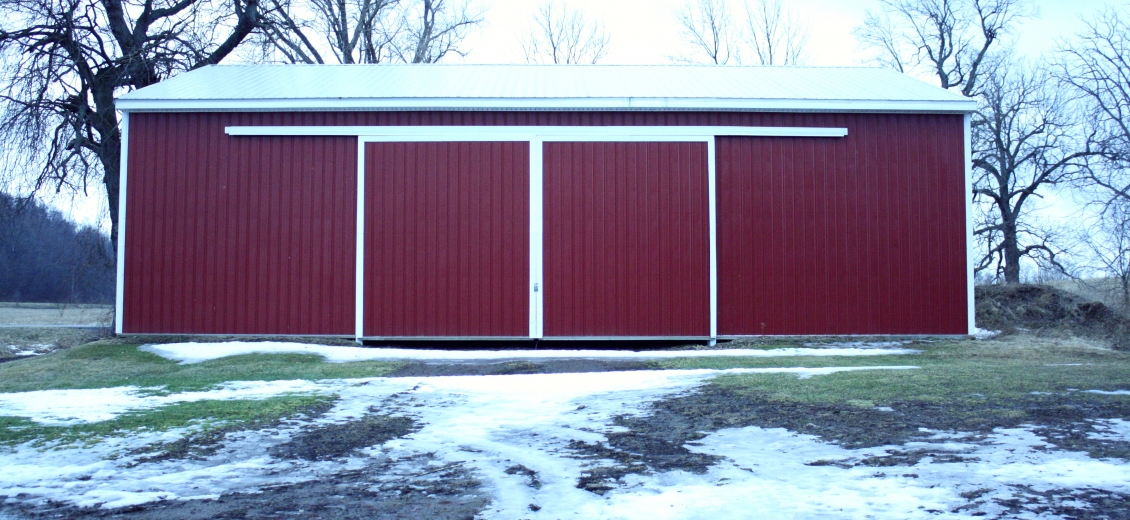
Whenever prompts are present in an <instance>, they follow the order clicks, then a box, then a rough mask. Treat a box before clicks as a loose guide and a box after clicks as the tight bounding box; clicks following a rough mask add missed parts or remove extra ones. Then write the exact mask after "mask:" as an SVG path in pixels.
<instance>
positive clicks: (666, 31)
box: [49, 0, 1120, 230]
mask: <svg viewBox="0 0 1130 520" xmlns="http://www.w3.org/2000/svg"><path fill="white" fill-rule="evenodd" d="M559 1H560V0H559ZM685 1H686V0H565V3H566V5H568V6H569V7H570V8H571V9H576V10H578V11H581V12H582V13H583V14H584V15H585V16H586V17H587V18H588V19H590V20H592V21H594V22H598V23H601V24H603V25H604V27H605V29H606V31H607V33H608V34H609V37H610V42H609V49H608V54H607V56H606V57H605V58H604V59H603V60H601V63H603V64H663V63H670V62H671V57H672V56H677V55H685V54H687V53H689V52H691V49H690V48H689V47H688V46H687V45H686V44H685V43H684V42H682V41H681V39H680V37H679V30H678V25H677V22H676V19H675V13H676V12H677V11H678V9H679V8H680V7H681V6H682V5H684V2H685ZM731 1H733V2H735V5H737V4H738V3H739V2H741V0H731ZM542 2H543V0H479V4H478V5H479V6H480V7H481V8H483V9H485V12H484V20H485V23H484V26H483V27H482V29H481V30H480V31H478V32H477V33H475V34H472V35H471V36H470V37H468V38H467V40H466V41H465V44H464V45H463V48H464V49H465V50H468V51H470V52H469V54H468V55H467V56H466V57H464V58H462V59H459V58H456V59H454V60H451V61H454V62H459V61H462V62H466V63H523V62H524V61H525V59H524V56H523V54H522V50H521V45H520V42H521V40H522V39H523V38H524V37H525V36H526V35H527V34H528V33H529V31H530V27H531V23H532V18H533V13H534V11H535V10H536V9H537V8H538V7H539V6H540V5H541V4H542ZM1117 3H1120V2H1118V1H1109V0H1108V1H1103V0H1036V4H1037V6H1038V10H1039V12H1038V15H1037V16H1036V17H1034V18H1031V19H1028V20H1025V21H1024V22H1023V23H1021V24H1019V25H1018V26H1017V30H1016V31H1015V34H1014V35H1012V39H1013V41H1014V44H1015V48H1016V50H1017V52H1018V53H1019V54H1021V55H1023V56H1026V57H1029V58H1038V57H1039V56H1041V55H1042V54H1044V53H1048V52H1050V51H1054V50H1055V48H1056V46H1057V45H1058V44H1059V43H1060V42H1061V41H1062V40H1063V39H1065V38H1069V37H1070V36H1071V35H1073V34H1075V33H1078V32H1079V31H1081V30H1082V29H1083V23H1082V21H1081V18H1082V17H1085V16H1089V15H1090V14H1091V13H1094V12H1096V11H1097V10H1099V9H1101V8H1102V7H1104V6H1106V5H1113V4H1117ZM784 4H785V6H786V9H791V10H792V11H793V12H794V14H795V15H796V17H797V18H798V19H800V20H802V22H803V23H804V24H805V25H807V27H808V34H809V37H808V43H807V46H806V54H807V58H808V59H807V63H808V64H809V65H819V66H853V65H865V64H867V61H868V58H869V55H868V53H867V52H866V50H864V49H861V48H860V47H859V45H858V44H857V42H856V40H855V37H854V36H853V35H852V30H853V29H854V28H855V27H857V26H859V25H861V24H862V23H863V19H864V16H865V15H866V13H867V11H869V10H870V11H872V12H879V8H880V4H879V1H878V0H785V1H784ZM738 11H739V12H740V9H739V10H738ZM90 194H91V196H79V197H75V198H74V199H73V200H71V199H70V198H69V197H57V198H56V199H55V200H50V201H49V203H51V204H52V205H54V206H56V207H58V208H59V209H60V210H62V211H63V212H64V213H66V214H68V215H70V216H71V217H72V218H73V219H74V220H75V221H77V222H79V223H80V224H84V225H95V226H100V227H103V228H104V229H106V230H109V216H108V213H107V212H106V210H105V208H104V205H105V202H104V200H105V199H104V194H103V193H101V187H100V186H98V187H95V188H92V189H91V190H90ZM1059 200H1060V198H1057V197H1055V196H1054V194H1053V196H1051V197H1049V200H1048V201H1045V206H1047V207H1048V211H1049V215H1051V216H1057V217H1061V218H1066V217H1068V215H1069V214H1070V213H1072V212H1073V211H1074V209H1073V208H1074V206H1073V205H1071V204H1068V203H1066V201H1063V202H1062V203H1061V202H1059Z"/></svg>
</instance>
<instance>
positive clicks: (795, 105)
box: [117, 97, 977, 114]
mask: <svg viewBox="0 0 1130 520" xmlns="http://www.w3.org/2000/svg"><path fill="white" fill-rule="evenodd" d="M117 108H118V110H121V111H124V112H213V111H214V112H244V111H246V112H264V111H359V110H374V111H385V110H395V111H403V110H552V111H561V110H594V111H604V110H643V111H647V110H655V111H696V110H697V111H742V112H759V111H765V112H929V113H959V114H964V113H969V112H973V111H974V110H976V109H977V103H976V102H975V101H973V100H966V99H955V100H925V101H906V100H822V99H821V100H814V99H716V98H370V99H364V98H322V99H130V98H129V97H125V98H122V99H119V100H118V102H117Z"/></svg>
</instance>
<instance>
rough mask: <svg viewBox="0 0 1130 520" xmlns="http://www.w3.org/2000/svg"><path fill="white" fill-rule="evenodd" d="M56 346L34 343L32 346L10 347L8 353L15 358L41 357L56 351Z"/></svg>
mask: <svg viewBox="0 0 1130 520" xmlns="http://www.w3.org/2000/svg"><path fill="white" fill-rule="evenodd" d="M55 348H56V346H55V345H53V344H51V343H34V344H31V345H8V352H9V354H11V355H12V356H15V357H28V356H41V355H43V354H48V353H51V352H52V351H54V350H55Z"/></svg>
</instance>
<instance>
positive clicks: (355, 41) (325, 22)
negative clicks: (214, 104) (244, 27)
mask: <svg viewBox="0 0 1130 520" xmlns="http://www.w3.org/2000/svg"><path fill="white" fill-rule="evenodd" d="M268 2H269V3H268V4H266V5H267V7H268V9H267V10H266V11H265V13H264V17H265V18H266V19H268V20H269V21H270V23H267V24H264V26H265V30H264V31H262V32H261V33H259V34H258V35H256V37H255V39H256V40H257V43H259V45H260V48H261V49H262V50H263V51H264V53H263V57H264V58H265V59H266V60H267V61H272V60H271V57H272V56H271V52H276V53H278V54H279V55H280V56H281V57H282V60H281V61H286V62H291V63H326V62H327V59H326V56H324V54H328V55H332V56H333V58H334V60H336V62H337V63H380V62H381V61H384V60H387V59H388V55H387V52H388V46H389V43H390V42H389V41H388V38H387V37H386V31H384V30H381V29H382V27H381V24H382V22H383V21H384V20H383V18H384V17H385V16H387V12H388V11H389V10H390V8H391V7H392V6H394V5H395V4H396V0H310V1H309V2H303V3H300V4H298V8H297V9H296V8H295V6H294V4H293V2H292V1H291V0H268Z"/></svg>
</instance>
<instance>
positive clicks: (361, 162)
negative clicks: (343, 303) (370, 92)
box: [353, 139, 365, 343]
mask: <svg viewBox="0 0 1130 520" xmlns="http://www.w3.org/2000/svg"><path fill="white" fill-rule="evenodd" d="M356 244H357V258H356V260H355V262H356V265H355V266H354V267H355V269H356V274H355V275H354V276H355V277H356V284H357V285H356V287H355V288H354V290H353V298H354V302H355V303H354V312H356V313H357V314H356V316H354V329H355V330H354V334H355V335H356V338H357V342H358V343H360V342H361V338H363V337H364V336H365V140H364V139H357V241H356Z"/></svg>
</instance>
